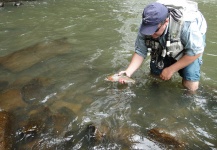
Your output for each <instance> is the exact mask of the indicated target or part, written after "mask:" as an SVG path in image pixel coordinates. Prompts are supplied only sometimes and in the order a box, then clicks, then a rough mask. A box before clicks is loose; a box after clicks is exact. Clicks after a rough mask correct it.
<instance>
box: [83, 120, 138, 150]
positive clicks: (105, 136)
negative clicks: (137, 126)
mask: <svg viewBox="0 0 217 150" xmlns="http://www.w3.org/2000/svg"><path fill="white" fill-rule="evenodd" d="M133 135H135V131H134V130H132V129H131V128H128V127H122V128H113V129H111V128H109V127H108V126H105V125H101V126H100V127H99V126H97V125H95V124H89V125H88V126H87V137H88V142H89V143H90V144H91V145H93V146H96V145H97V144H102V143H103V142H106V141H114V142H115V143H116V144H117V143H118V144H120V145H122V148H123V149H129V148H130V147H131V146H132V145H133V144H134V141H132V136H133Z"/></svg>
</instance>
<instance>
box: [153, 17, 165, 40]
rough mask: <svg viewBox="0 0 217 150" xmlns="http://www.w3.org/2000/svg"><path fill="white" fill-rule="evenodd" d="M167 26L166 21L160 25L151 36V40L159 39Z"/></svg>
mask: <svg viewBox="0 0 217 150" xmlns="http://www.w3.org/2000/svg"><path fill="white" fill-rule="evenodd" d="M167 24H168V21H167V20H166V21H165V22H164V23H160V24H159V25H158V28H157V30H156V31H155V33H154V34H152V35H151V36H152V38H154V39H156V38H158V37H160V36H161V35H162V34H163V32H164V30H165V29H166V27H167Z"/></svg>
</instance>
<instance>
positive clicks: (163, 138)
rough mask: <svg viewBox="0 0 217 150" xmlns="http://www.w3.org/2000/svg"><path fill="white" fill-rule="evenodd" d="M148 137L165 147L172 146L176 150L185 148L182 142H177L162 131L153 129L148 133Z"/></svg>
mask: <svg viewBox="0 0 217 150" xmlns="http://www.w3.org/2000/svg"><path fill="white" fill-rule="evenodd" d="M148 136H149V137H151V138H152V139H154V140H155V141H157V142H160V143H162V144H164V145H166V146H173V147H175V148H176V149H182V148H184V146H185V143H184V142H181V141H180V140H177V139H176V138H175V137H174V136H172V135H170V134H169V133H167V132H166V131H165V130H164V129H160V128H153V129H151V130H149V131H148Z"/></svg>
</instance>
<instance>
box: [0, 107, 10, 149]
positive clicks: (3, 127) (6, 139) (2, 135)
mask: <svg viewBox="0 0 217 150" xmlns="http://www.w3.org/2000/svg"><path fill="white" fill-rule="evenodd" d="M11 125H12V123H11V116H10V114H9V113H7V112H6V111H1V112H0V149H1V150H9V149H12V135H11V134H12V133H11V131H12V129H11Z"/></svg>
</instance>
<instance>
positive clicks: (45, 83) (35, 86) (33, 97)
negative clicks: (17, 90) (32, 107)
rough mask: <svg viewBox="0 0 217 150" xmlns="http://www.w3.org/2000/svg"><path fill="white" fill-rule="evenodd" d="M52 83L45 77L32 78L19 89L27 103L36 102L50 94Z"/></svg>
mask: <svg viewBox="0 0 217 150" xmlns="http://www.w3.org/2000/svg"><path fill="white" fill-rule="evenodd" d="M51 89H52V84H51V83H50V81H49V79H46V78H34V79H32V80H30V81H29V82H27V83H26V84H25V85H24V86H23V87H22V89H21V94H22V98H23V100H24V101H25V102H27V103H37V102H40V101H42V100H43V99H45V97H46V96H47V95H49V94H50V92H51Z"/></svg>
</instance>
